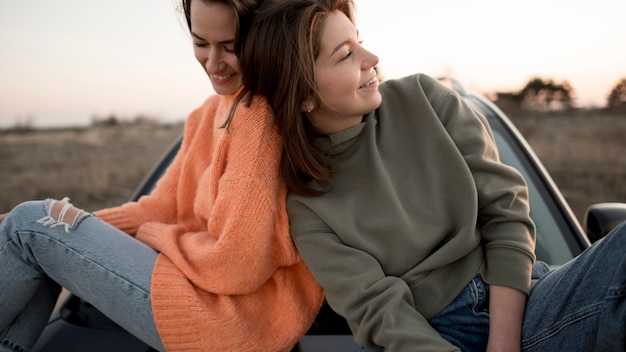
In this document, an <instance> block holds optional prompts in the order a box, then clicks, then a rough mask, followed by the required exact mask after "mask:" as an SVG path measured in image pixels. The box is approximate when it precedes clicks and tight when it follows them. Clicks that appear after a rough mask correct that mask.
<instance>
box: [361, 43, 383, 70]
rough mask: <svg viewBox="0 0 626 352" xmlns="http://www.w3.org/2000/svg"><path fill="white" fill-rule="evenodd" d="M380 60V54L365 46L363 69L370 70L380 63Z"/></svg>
mask: <svg viewBox="0 0 626 352" xmlns="http://www.w3.org/2000/svg"><path fill="white" fill-rule="evenodd" d="M378 61H379V59H378V56H376V55H374V54H373V53H371V52H370V51H368V50H367V49H365V48H363V62H362V69H363V70H369V69H371V68H372V67H374V66H376V65H378Z"/></svg>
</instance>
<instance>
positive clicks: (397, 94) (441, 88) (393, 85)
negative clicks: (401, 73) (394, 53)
mask: <svg viewBox="0 0 626 352" xmlns="http://www.w3.org/2000/svg"><path fill="white" fill-rule="evenodd" d="M380 91H381V94H382V95H383V97H384V98H387V99H396V100H397V99H401V100H402V99H408V100H411V99H415V97H416V96H423V97H426V98H427V99H428V100H429V101H431V102H432V101H436V100H438V99H440V98H441V97H442V96H445V95H448V94H453V93H454V92H453V91H452V90H450V89H449V88H448V87H446V86H445V85H443V84H442V83H441V82H440V81H439V80H437V79H435V78H433V77H431V76H429V75H427V74H423V73H417V74H413V75H410V76H406V77H402V78H398V79H392V80H388V81H385V82H383V83H382V84H381V86H380Z"/></svg>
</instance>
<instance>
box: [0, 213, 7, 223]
mask: <svg viewBox="0 0 626 352" xmlns="http://www.w3.org/2000/svg"><path fill="white" fill-rule="evenodd" d="M6 217H7V214H0V224H1V223H2V220H4V218H6Z"/></svg>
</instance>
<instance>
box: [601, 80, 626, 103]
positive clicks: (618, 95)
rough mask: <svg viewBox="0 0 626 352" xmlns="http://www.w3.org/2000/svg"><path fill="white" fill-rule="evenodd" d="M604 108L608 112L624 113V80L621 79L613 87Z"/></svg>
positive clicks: (625, 94) (625, 83)
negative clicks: (606, 108) (608, 110)
mask: <svg viewBox="0 0 626 352" xmlns="http://www.w3.org/2000/svg"><path fill="white" fill-rule="evenodd" d="M606 106H607V107H608V108H609V109H610V110H617V111H626V78H622V80H621V81H619V82H618V83H617V85H615V88H613V90H612V91H611V93H610V94H609V97H608V98H607V101H606Z"/></svg>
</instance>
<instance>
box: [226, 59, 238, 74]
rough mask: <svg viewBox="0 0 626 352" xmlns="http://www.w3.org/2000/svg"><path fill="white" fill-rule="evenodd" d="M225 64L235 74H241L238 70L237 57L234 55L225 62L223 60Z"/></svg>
mask: <svg viewBox="0 0 626 352" xmlns="http://www.w3.org/2000/svg"><path fill="white" fill-rule="evenodd" d="M224 61H225V62H226V64H227V65H228V66H230V67H231V69H232V70H233V71H235V72H237V73H241V70H240V69H239V59H237V57H236V56H235V55H231V57H229V58H228V59H227V60H224Z"/></svg>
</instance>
